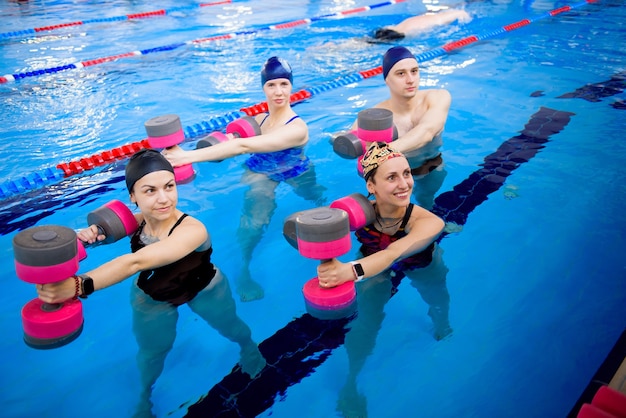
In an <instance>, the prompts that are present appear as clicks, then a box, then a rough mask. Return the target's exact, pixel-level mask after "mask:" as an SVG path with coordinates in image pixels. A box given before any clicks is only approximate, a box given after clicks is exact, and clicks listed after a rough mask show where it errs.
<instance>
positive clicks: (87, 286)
mask: <svg viewBox="0 0 626 418" xmlns="http://www.w3.org/2000/svg"><path fill="white" fill-rule="evenodd" d="M93 291H94V288H93V279H92V278H91V277H86V278H84V279H83V295H91V294H92V293H93Z"/></svg>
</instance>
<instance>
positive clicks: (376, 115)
mask: <svg viewBox="0 0 626 418" xmlns="http://www.w3.org/2000/svg"><path fill="white" fill-rule="evenodd" d="M396 139H398V131H397V129H396V127H395V125H394V124H393V113H392V112H391V111H390V110H387V109H379V108H370V109H364V110H361V111H360V112H359V114H358V117H357V129H355V130H353V131H350V132H344V133H340V134H339V135H337V136H335V138H333V150H334V151H335V153H336V154H337V155H339V156H340V157H342V158H348V159H354V158H358V157H359V156H361V155H363V154H364V153H365V151H366V146H367V143H370V142H391V141H394V140H396Z"/></svg>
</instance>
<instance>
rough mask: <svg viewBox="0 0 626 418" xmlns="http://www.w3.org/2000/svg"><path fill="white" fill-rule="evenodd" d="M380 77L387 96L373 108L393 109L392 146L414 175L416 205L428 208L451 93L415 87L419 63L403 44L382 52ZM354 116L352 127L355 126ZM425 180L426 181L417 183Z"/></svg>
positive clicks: (438, 173) (438, 175)
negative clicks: (405, 158) (394, 130)
mask: <svg viewBox="0 0 626 418" xmlns="http://www.w3.org/2000/svg"><path fill="white" fill-rule="evenodd" d="M382 67H383V77H384V79H385V83H386V84H387V87H388V89H389V93H390V97H389V98H388V99H386V100H384V101H382V102H380V103H378V104H376V105H375V106H373V107H375V108H381V109H388V110H390V111H391V112H392V113H393V123H394V126H395V129H396V130H397V133H398V139H396V140H395V141H394V142H393V147H394V148H395V149H396V150H397V151H399V152H402V153H403V154H405V156H406V157H407V159H408V160H409V164H410V166H411V172H412V173H413V175H414V176H416V178H415V181H416V187H414V194H415V196H416V199H417V201H418V203H420V205H421V206H422V207H424V208H426V209H430V208H432V205H433V200H434V194H435V192H436V191H437V190H438V189H439V187H441V183H442V182H443V179H444V177H445V171H444V169H443V160H442V158H441V151H440V147H441V145H442V140H441V133H442V132H443V129H444V126H445V123H446V119H447V118H448V110H449V108H450V103H451V96H450V93H449V92H448V91H447V90H445V89H426V90H420V89H419V81H420V76H419V65H418V62H417V59H416V58H415V55H413V53H412V52H411V51H409V50H408V49H407V48H405V47H403V46H394V47H392V48H389V49H388V50H387V52H385V55H384V56H383V65H382ZM357 125H358V120H357V121H355V122H354V124H353V129H357V128H358V126H357ZM421 183H427V184H421Z"/></svg>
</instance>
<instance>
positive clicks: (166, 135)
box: [144, 114, 194, 184]
mask: <svg viewBox="0 0 626 418" xmlns="http://www.w3.org/2000/svg"><path fill="white" fill-rule="evenodd" d="M144 126H145V128H146V133H147V134H148V143H149V144H150V147H152V148H170V147H173V146H174V145H178V144H180V143H181V142H183V141H184V140H185V133H184V132H183V125H182V124H181V123H180V118H179V117H178V115H172V114H169V115H162V116H156V117H154V118H152V119H150V120H148V121H147V122H145V123H144ZM193 176H194V171H193V166H192V165H191V164H185V165H181V166H178V167H174V177H175V178H176V183H180V184H182V183H188V182H190V181H191V180H193Z"/></svg>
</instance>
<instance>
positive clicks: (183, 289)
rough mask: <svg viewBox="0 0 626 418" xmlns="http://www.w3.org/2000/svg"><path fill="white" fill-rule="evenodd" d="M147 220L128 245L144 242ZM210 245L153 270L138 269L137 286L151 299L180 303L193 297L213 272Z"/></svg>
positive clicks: (135, 247) (134, 247) (137, 247)
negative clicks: (141, 236)
mask: <svg viewBox="0 0 626 418" xmlns="http://www.w3.org/2000/svg"><path fill="white" fill-rule="evenodd" d="M186 217H187V214H183V216H181V217H180V219H178V221H176V223H175V224H174V226H173V227H172V229H171V230H170V232H169V233H168V235H171V234H172V231H174V229H175V228H176V227H177V226H178V225H180V223H181V222H182V221H183V219H185V218H186ZM145 225H146V222H145V221H143V222H142V223H141V225H139V228H137V230H136V231H135V233H134V234H133V236H132V237H131V239H130V248H131V250H132V252H136V251H138V250H140V249H142V248H143V247H145V246H146V244H145V243H144V242H143V241H142V240H141V238H140V235H141V232H142V231H143V228H144V226H145ZM212 252H213V248H212V247H209V248H208V249H206V250H201V251H193V252H191V253H189V254H187V255H186V256H185V257H183V258H181V259H180V260H178V261H175V262H173V263H171V264H168V265H166V266H162V267H158V268H155V269H153V270H145V271H142V272H141V273H139V279H138V280H137V286H139V288H140V289H141V290H143V291H144V292H145V293H146V294H147V295H149V296H150V297H151V298H152V299H154V300H158V301H161V302H169V303H171V304H172V305H174V306H179V305H182V304H184V303H187V302H189V301H190V300H192V299H193V298H194V297H195V296H196V295H197V294H198V292H200V291H201V290H202V289H204V288H205V287H206V286H207V285H208V284H209V283H210V282H211V280H212V279H213V277H214V276H215V267H214V266H213V264H212V263H211V253H212Z"/></svg>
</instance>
